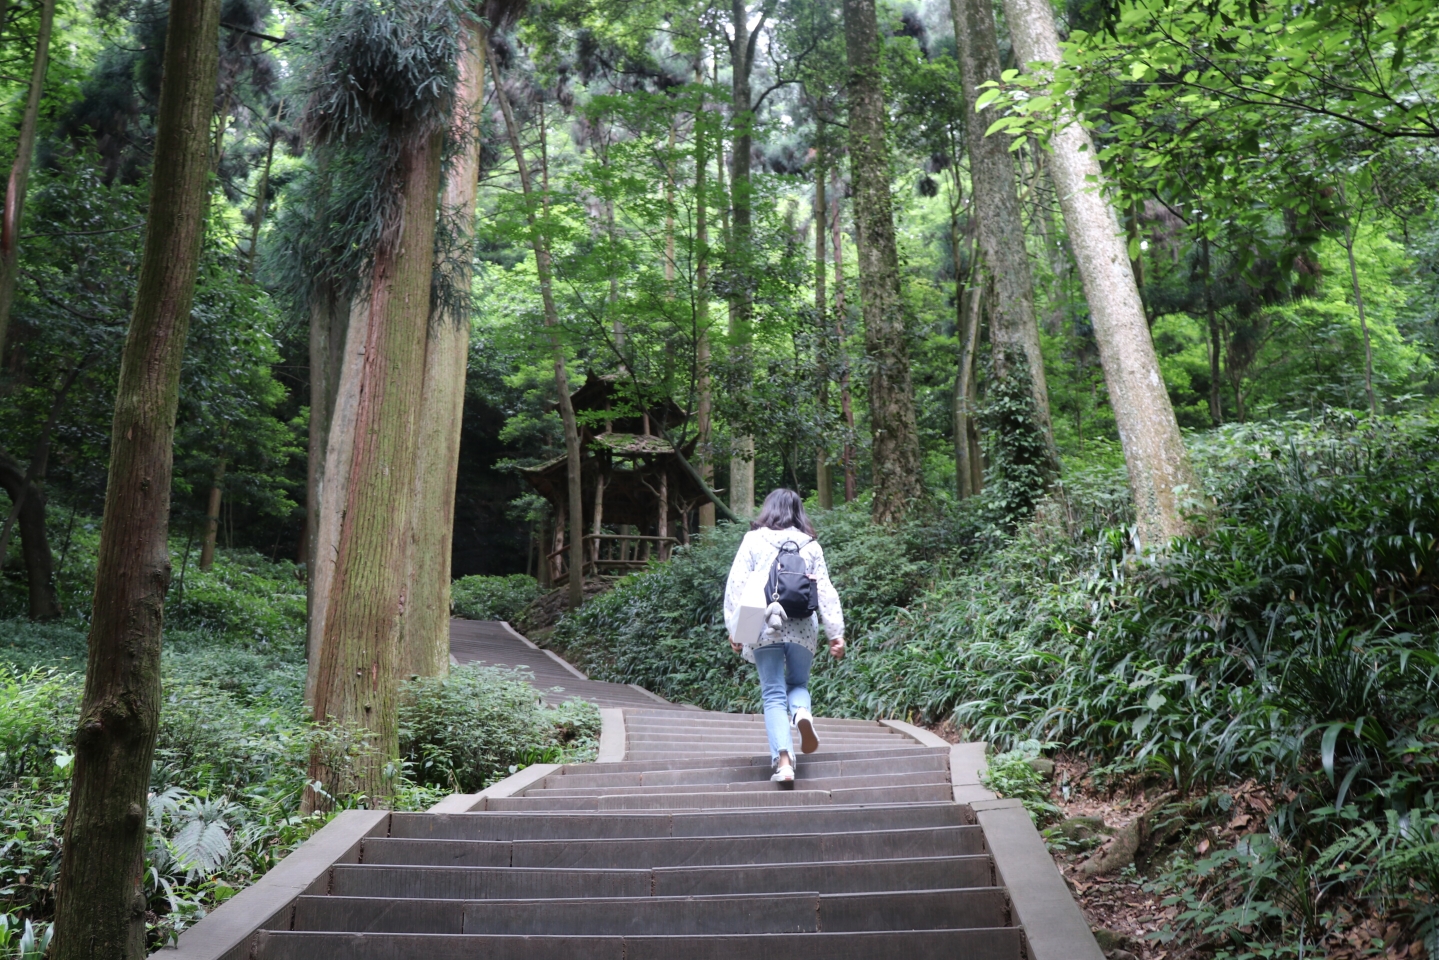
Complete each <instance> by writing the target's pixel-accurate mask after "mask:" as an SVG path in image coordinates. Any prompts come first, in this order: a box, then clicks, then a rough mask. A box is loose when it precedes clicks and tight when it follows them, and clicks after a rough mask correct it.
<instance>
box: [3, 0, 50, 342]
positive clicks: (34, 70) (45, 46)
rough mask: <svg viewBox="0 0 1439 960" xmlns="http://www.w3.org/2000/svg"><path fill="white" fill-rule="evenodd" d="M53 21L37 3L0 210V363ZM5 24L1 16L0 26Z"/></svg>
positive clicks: (45, 5) (46, 0) (46, 7)
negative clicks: (26, 83) (26, 86)
mask: <svg viewBox="0 0 1439 960" xmlns="http://www.w3.org/2000/svg"><path fill="white" fill-rule="evenodd" d="M54 25H55V0H43V2H42V3H41V5H40V32H39V33H38V34H37V35H36V37H35V60H34V63H33V64H32V65H31V69H30V92H29V94H28V96H27V97H26V98H25V112H24V113H23V114H21V116H20V135H19V136H18V137H17V138H16V144H15V160H14V161H13V162H12V163H11V165H10V177H9V179H8V180H7V181H6V182H5V206H4V208H3V210H0V363H3V362H4V359H5V338H6V334H7V333H8V331H9V329H10V308H11V306H12V305H13V304H14V302H15V280H16V276H17V274H18V273H19V270H20V226H21V220H22V219H23V218H24V214H25V191H26V187H27V185H28V183H29V180H30V163H31V161H32V160H33V159H34V156H35V128H36V126H37V125H38V124H39V122H40V96H41V94H42V93H44V91H45V72H46V69H47V68H48V66H49V64H50V34H51V32H52V30H53V29H54ZM4 26H5V21H4V18H3V16H0V29H3V28H4Z"/></svg>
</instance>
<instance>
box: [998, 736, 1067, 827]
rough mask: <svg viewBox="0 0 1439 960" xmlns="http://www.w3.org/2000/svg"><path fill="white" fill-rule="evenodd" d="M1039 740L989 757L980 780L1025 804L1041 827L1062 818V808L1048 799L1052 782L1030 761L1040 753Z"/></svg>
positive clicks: (1001, 794) (1026, 742) (1028, 741)
mask: <svg viewBox="0 0 1439 960" xmlns="http://www.w3.org/2000/svg"><path fill="white" fill-rule="evenodd" d="M1039 747H1040V744H1039V741H1038V740H1026V741H1025V742H1023V743H1021V744H1020V745H1019V746H1018V747H1016V748H1015V749H1013V750H1009V751H1007V752H1005V753H1001V754H997V755H996V756H993V757H990V758H989V762H988V769H986V770H985V772H984V773H983V774H982V775H981V777H980V779H982V780H983V781H984V785H985V786H986V787H988V788H989V789H991V790H993V791H994V792H995V793H997V794H998V795H999V796H1001V797H1009V798H1011V799H1014V800H1018V801H1019V802H1020V803H1022V804H1024V809H1025V810H1027V811H1029V816H1030V817H1031V818H1032V819H1033V820H1034V822H1035V823H1036V824H1038V825H1040V826H1043V825H1044V824H1046V823H1049V822H1051V821H1054V820H1057V819H1059V813H1060V811H1059V808H1058V807H1056V806H1055V805H1054V804H1052V803H1050V802H1049V784H1048V783H1047V782H1046V781H1045V779H1044V777H1043V776H1042V775H1041V774H1040V772H1039V771H1038V770H1036V769H1035V768H1034V766H1033V765H1032V764H1031V763H1030V761H1031V760H1033V759H1035V758H1036V757H1038V756H1039V755H1040V753H1039Z"/></svg>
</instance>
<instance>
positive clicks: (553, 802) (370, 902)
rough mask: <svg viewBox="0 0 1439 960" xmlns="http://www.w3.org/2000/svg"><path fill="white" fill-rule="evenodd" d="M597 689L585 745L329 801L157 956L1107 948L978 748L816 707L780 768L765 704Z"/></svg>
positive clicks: (1091, 957)
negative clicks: (693, 705)
mask: <svg viewBox="0 0 1439 960" xmlns="http://www.w3.org/2000/svg"><path fill="white" fill-rule="evenodd" d="M514 643H515V645H516V646H519V644H518V641H514ZM485 652H486V653H488V654H489V656H487V657H485V659H486V660H487V662H492V663H498V662H510V661H514V660H520V659H523V657H526V656H531V657H532V656H534V655H535V651H533V650H512V651H506V650H504V648H503V646H501V645H499V644H498V641H496V644H495V645H494V646H492V647H491V648H487V649H486V651H485ZM458 655H459V651H457V653H456V656H457V658H458ZM539 656H542V657H543V656H544V655H543V653H542V652H541V653H540V654H539ZM476 659H478V658H476ZM546 659H547V660H549V662H551V663H552V658H546ZM561 662H562V661H561ZM512 665H513V664H512ZM537 665H543V664H539V663H538V661H537ZM566 666H568V665H566ZM570 669H571V670H573V668H570ZM575 673H576V674H577V676H575V677H574V678H573V679H574V680H575V681H576V682H580V681H581V680H582V682H583V683H584V684H594V686H595V687H596V688H599V687H615V686H616V685H613V684H598V683H596V682H595V681H590V680H588V679H587V678H583V675H582V674H578V672H577V671H575ZM537 682H538V678H537ZM562 685H563V686H564V687H565V689H564V690H559V691H554V692H555V693H556V694H558V695H564V694H569V693H572V691H571V690H570V689H569V688H570V686H572V684H569V683H568V682H566V683H564V684H562ZM621 691H622V692H621ZM585 692H586V693H588V694H589V695H590V696H593V697H594V698H595V699H597V700H600V699H601V697H602V694H603V693H604V691H602V690H601V691H598V692H596V691H594V690H586V691H585ZM614 692H615V694H616V696H615V697H614V698H613V699H610V702H609V703H608V704H607V705H605V706H604V707H603V708H602V711H601V712H602V717H603V722H604V730H603V733H602V736H601V743H600V750H599V757H598V759H597V761H596V762H595V763H587V764H573V765H565V766H557V765H548V764H542V765H536V766H532V767H529V768H527V769H525V770H523V771H520V772H519V773H518V774H516V775H515V776H512V777H510V778H509V779H508V780H505V781H502V782H501V783H499V784H496V785H494V786H492V787H490V788H489V789H487V790H485V791H482V792H481V793H479V794H471V795H457V796H454V797H450V798H448V799H447V800H445V801H444V802H442V803H441V804H439V805H438V806H437V807H435V808H434V809H433V810H431V811H429V812H427V813H389V812H386V811H351V812H347V813H344V814H341V815H339V816H338V817H336V818H335V819H334V820H333V821H332V822H331V823H330V824H329V825H328V826H326V827H325V829H324V830H322V831H320V832H319V833H318V834H317V835H316V836H315V837H314V838H312V839H311V840H310V841H309V842H307V843H306V844H305V845H304V846H302V847H301V848H300V849H299V850H297V851H296V852H295V853H293V854H291V856H290V857H288V858H286V859H285V860H284V861H282V862H281V863H280V865H279V866H278V867H276V868H275V870H273V871H271V873H270V874H267V875H266V876H265V877H264V878H263V879H262V880H261V881H260V883H258V884H256V885H255V886H254V887H251V888H249V889H247V890H245V891H242V892H241V893H240V894H239V895H238V896H236V897H235V898H234V899H232V900H231V901H230V902H229V903H227V904H225V905H224V906H222V907H221V908H219V909H218V910H216V911H215V913H213V914H212V915H211V916H210V917H208V918H206V919H205V920H204V921H202V922H201V923H200V924H198V925H197V926H195V927H194V928H192V929H191V930H190V931H187V932H186V933H185V934H184V935H183V936H182V937H181V938H180V947H179V949H178V950H177V951H169V950H167V951H161V953H160V954H157V956H168V957H176V958H179V957H181V956H183V957H184V958H185V960H189V958H191V957H194V958H206V960H219V958H224V960H330V958H336V960H338V958H347V960H349V958H353V960H408V958H415V960H420V958H425V960H430V958H433V960H449V958H456V960H458V958H461V957H464V958H471V957H476V958H478V957H483V958H487V960H510V958H513V960H590V958H613V960H642V958H656V960H658V958H669V960H711V958H713V960H721V958H725V960H743V958H756V960H758V958H775V960H781V958H783V960H849V958H855V960H858V958H862V957H863V958H881V957H885V958H887V957H894V958H903V960H928V958H935V960H938V958H944V960H960V958H963V960H1001V958H1003V960H1020V958H1026V960H1101V958H1102V956H1103V955H1102V954H1101V953H1100V951H1099V948H1098V946H1097V945H1096V944H1095V941H1094V939H1093V937H1092V936H1091V935H1090V932H1089V929H1088V927H1087V925H1086V924H1085V923H1084V920H1083V917H1082V915H1081V914H1080V912H1079V909H1078V907H1077V906H1076V905H1075V904H1074V901H1073V900H1072V898H1071V897H1070V894H1069V890H1068V888H1067V887H1066V886H1065V884H1064V881H1063V880H1062V879H1061V878H1060V876H1059V874H1058V872H1057V871H1056V870H1055V868H1054V864H1053V862H1052V860H1051V859H1050V858H1049V856H1048V854H1047V853H1046V852H1045V850H1044V847H1043V843H1042V841H1041V840H1040V839H1039V836H1038V834H1037V833H1036V832H1035V830H1034V827H1033V826H1032V824H1031V823H1030V821H1029V818H1028V815H1027V814H1025V813H1024V811H1023V809H1022V808H1020V807H1019V806H1018V804H1017V803H1015V802H1014V801H1009V800H997V799H995V798H994V797H993V795H992V794H989V793H988V791H986V790H985V789H984V788H983V787H982V786H981V785H980V784H979V777H978V774H979V771H980V769H981V768H982V762H983V761H982V758H983V748H982V745H975V744H961V745H950V744H948V743H945V742H944V741H942V740H939V739H938V738H936V737H934V736H933V735H931V734H928V733H927V732H926V731H922V730H917V729H915V728H913V727H909V726H908V725H906V724H903V723H897V722H893V721H888V722H867V721H852V720H827V719H821V720H819V721H817V723H816V726H817V730H818V733H819V736H820V741H821V747H820V750H819V751H818V752H816V753H814V754H811V755H808V756H802V757H800V758H799V760H798V763H797V769H796V780H795V783H794V785H793V787H792V788H781V787H780V785H778V784H775V783H772V782H771V781H770V780H769V775H770V764H769V755H768V746H767V744H766V741H765V734H764V725H763V721H762V719H761V718H759V717H753V716H739V715H729V714H716V713H708V712H704V711H698V710H694V709H681V708H678V707H676V706H675V705H669V704H664V703H663V702H656V701H655V700H654V699H649V700H644V699H643V698H642V702H640V703H638V704H637V703H636V701H635V700H634V699H632V695H633V690H632V689H631V688H628V687H619V688H618V689H617V690H616V691H614ZM645 696H646V697H648V698H653V695H652V694H646V695H645ZM604 699H609V698H604ZM207 925H208V926H207Z"/></svg>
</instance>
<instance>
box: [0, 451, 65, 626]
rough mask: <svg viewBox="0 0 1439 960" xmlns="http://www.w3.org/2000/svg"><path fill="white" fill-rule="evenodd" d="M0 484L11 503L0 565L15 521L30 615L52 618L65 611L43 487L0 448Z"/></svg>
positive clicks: (0, 547) (0, 540)
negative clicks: (56, 579) (46, 514)
mask: <svg viewBox="0 0 1439 960" xmlns="http://www.w3.org/2000/svg"><path fill="white" fill-rule="evenodd" d="M0 487H3V488H4V490H5V492H6V493H7V494H9V496H10V503H11V507H10V515H9V516H8V517H7V518H6V520H5V533H4V535H3V536H0V566H4V563H3V561H4V560H5V558H6V555H7V554H8V552H9V549H10V530H11V524H14V525H15V528H16V529H18V530H19V531H20V557H21V560H23V561H24V563H25V576H26V585H27V587H28V593H29V616H30V619H31V620H53V619H55V618H56V617H58V616H60V615H61V614H62V613H63V612H64V611H63V610H62V609H61V608H60V597H59V595H58V594H57V593H56V591H55V567H54V558H53V556H52V555H51V553H50V538H49V536H48V534H47V532H46V530H45V488H44V487H43V486H41V485H40V483H38V482H37V481H36V480H35V479H33V478H32V477H31V476H30V475H29V471H27V470H24V469H22V468H21V466H20V464H19V463H18V462H17V461H16V460H15V459H14V458H12V457H10V456H9V455H8V454H6V453H5V452H4V451H0ZM73 521H74V517H73V514H72V516H71V522H73Z"/></svg>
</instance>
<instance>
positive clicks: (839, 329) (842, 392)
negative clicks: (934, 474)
mask: <svg viewBox="0 0 1439 960" xmlns="http://www.w3.org/2000/svg"><path fill="white" fill-rule="evenodd" d="M830 185H831V186H832V187H833V188H834V189H832V190H831V191H830V192H831V193H832V194H834V214H833V216H832V217H831V219H830V225H829V229H830V238H831V241H832V245H833V247H834V342H835V351H836V352H837V353H838V355H839V413H840V416H841V417H842V418H843V420H844V450H843V452H842V453H841V454H840V461H841V466H843V468H844V502H845V503H849V502H850V501H851V500H853V499H854V498H855V497H857V496H859V476H858V474H857V472H856V466H855V462H854V459H855V451H854V437H855V431H854V399H853V397H852V396H851V395H850V383H849V346H848V345H847V344H846V342H845V337H846V334H845V331H844V321H845V318H846V317H847V316H848V312H847V311H848V308H847V307H846V306H845V302H844V229H843V227H842V226H841V224H840V200H841V198H842V196H843V193H844V191H842V190H840V181H839V166H838V165H836V166H835V167H834V169H833V170H832V171H831V172H830Z"/></svg>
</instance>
